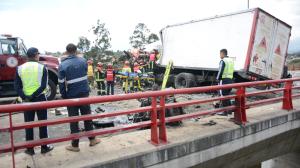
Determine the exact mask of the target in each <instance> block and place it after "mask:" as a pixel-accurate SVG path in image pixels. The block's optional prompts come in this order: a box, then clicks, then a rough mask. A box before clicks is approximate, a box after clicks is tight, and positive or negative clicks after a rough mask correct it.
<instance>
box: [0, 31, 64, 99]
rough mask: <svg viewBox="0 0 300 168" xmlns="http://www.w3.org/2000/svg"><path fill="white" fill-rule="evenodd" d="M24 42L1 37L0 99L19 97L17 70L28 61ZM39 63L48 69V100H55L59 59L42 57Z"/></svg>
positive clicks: (16, 38)
mask: <svg viewBox="0 0 300 168" xmlns="http://www.w3.org/2000/svg"><path fill="white" fill-rule="evenodd" d="M26 53H27V49H26V47H25V45H24V43H23V40H22V39H21V38H19V37H12V36H11V35H0V97H9V96H17V92H16V91H15V89H14V79H15V75H16V68H17V67H18V66H19V65H22V64H24V63H25V62H26V61H27V55H26ZM39 62H40V63H42V64H44V65H46V66H47V68H48V77H49V80H48V85H47V93H46V95H47V98H48V100H53V99H54V98H55V95H56V86H57V83H58V73H57V72H58V65H59V61H58V58H56V57H53V56H46V55H40V59H39Z"/></svg>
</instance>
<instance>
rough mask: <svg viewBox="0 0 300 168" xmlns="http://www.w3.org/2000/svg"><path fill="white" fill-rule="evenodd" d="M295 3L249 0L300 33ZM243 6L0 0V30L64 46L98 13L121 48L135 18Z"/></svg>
mask: <svg viewBox="0 0 300 168" xmlns="http://www.w3.org/2000/svg"><path fill="white" fill-rule="evenodd" d="M299 5H300V4H299V2H298V1H297V0H284V1H283V0H282V1H281V0H263V1H262V0H250V7H257V6H260V7H262V8H263V9H265V10H266V11H268V12H270V13H272V14H274V15H275V16H276V17H279V18H280V19H282V20H284V21H286V22H287V23H289V24H291V25H292V26H293V30H292V31H293V32H292V37H291V38H292V39H294V38H296V37H299V36H300V25H299V24H300V18H299V17H300V16H299V10H297V7H298V6H299ZM246 8H247V1H246V0H243V1H241V0H226V1H220V0H209V1H199V0H189V1H182V0H163V1H161V0H152V1H149V0H126V1H122V0H109V1H103V0H102V1H99V0H51V1H49V0H0V18H1V23H2V24H1V26H0V34H1V33H11V34H13V35H16V36H19V37H22V38H23V39H24V41H25V43H26V44H27V46H28V47H30V46H36V47H38V48H39V49H40V50H42V51H43V50H44V51H64V49H65V45H66V44H67V43H69V42H73V43H77V42H78V37H79V36H88V37H90V33H89V32H88V30H89V29H90V28H91V26H92V25H95V24H96V22H97V19H100V20H101V21H102V22H105V23H106V27H107V28H108V29H109V31H110V34H111V38H112V48H113V49H114V50H116V49H120V50H123V49H128V48H130V46H129V36H130V35H131V34H132V32H133V30H134V27H135V26H136V25H137V24H138V23H139V22H142V23H145V24H146V25H147V26H148V27H149V28H150V30H151V31H152V32H154V33H158V32H159V31H160V30H161V29H162V28H163V27H165V26H167V25H170V24H175V23H180V22H186V21H190V20H197V19H201V18H206V17H211V16H215V15H220V14H226V13H231V12H236V11H239V10H244V9H246ZM2 9H3V10H2ZM278 9H280V10H278ZM3 23H5V24H3Z"/></svg>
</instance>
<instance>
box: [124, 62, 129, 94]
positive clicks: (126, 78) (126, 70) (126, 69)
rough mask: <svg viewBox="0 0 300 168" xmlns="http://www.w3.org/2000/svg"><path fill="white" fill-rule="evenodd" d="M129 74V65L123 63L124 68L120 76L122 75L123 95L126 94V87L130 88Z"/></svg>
mask: <svg viewBox="0 0 300 168" xmlns="http://www.w3.org/2000/svg"><path fill="white" fill-rule="evenodd" d="M129 73H131V68H130V64H129V61H125V63H124V67H123V68H122V74H123V76H122V79H123V84H122V88H123V91H124V92H125V93H128V85H130V87H131V84H130V83H129Z"/></svg>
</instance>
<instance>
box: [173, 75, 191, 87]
mask: <svg viewBox="0 0 300 168" xmlns="http://www.w3.org/2000/svg"><path fill="white" fill-rule="evenodd" d="M193 86H195V76H194V75H193V74H191V73H180V74H178V75H176V77H175V88H176V89H179V88H189V87H193Z"/></svg>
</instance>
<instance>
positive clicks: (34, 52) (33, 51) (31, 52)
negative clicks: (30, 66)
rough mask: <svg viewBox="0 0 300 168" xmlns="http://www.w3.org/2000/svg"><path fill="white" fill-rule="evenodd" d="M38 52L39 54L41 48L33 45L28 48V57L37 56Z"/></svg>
mask: <svg viewBox="0 0 300 168" xmlns="http://www.w3.org/2000/svg"><path fill="white" fill-rule="evenodd" d="M37 54H39V50H38V49H37V48H35V47H31V48H29V49H28V50H27V56H28V57H34V56H36V55H37Z"/></svg>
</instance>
